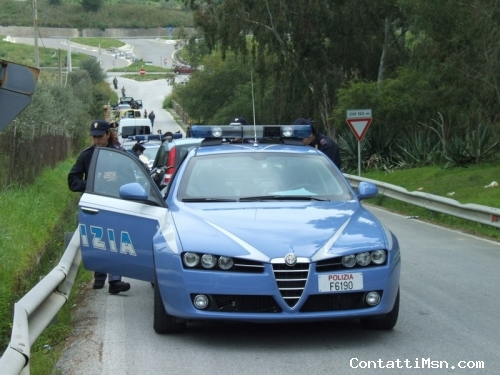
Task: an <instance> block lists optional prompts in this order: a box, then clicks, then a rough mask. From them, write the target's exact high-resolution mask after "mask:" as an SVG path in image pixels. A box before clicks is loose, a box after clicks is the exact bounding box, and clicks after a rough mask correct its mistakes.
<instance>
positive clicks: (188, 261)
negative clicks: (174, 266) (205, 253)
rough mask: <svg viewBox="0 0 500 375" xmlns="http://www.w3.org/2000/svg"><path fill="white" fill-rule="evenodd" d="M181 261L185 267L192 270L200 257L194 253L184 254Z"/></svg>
mask: <svg viewBox="0 0 500 375" xmlns="http://www.w3.org/2000/svg"><path fill="white" fill-rule="evenodd" d="M183 259H184V264H185V265H186V267H190V268H193V267H196V266H197V265H198V262H199V261H200V256H199V255H198V254H196V253H185V254H184V257H183Z"/></svg>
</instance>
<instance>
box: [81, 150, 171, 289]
mask: <svg viewBox="0 0 500 375" xmlns="http://www.w3.org/2000/svg"><path fill="white" fill-rule="evenodd" d="M78 218H79V229H80V248H81V251H82V259H83V264H84V266H85V268H86V269H88V270H92V271H99V272H105V273H112V274H116V275H121V276H125V277H130V278H133V279H138V280H144V281H149V282H153V281H154V261H153V243H154V241H155V237H158V236H161V229H162V228H163V226H164V225H165V221H166V218H167V209H166V204H165V202H164V200H163V198H162V196H161V193H160V191H159V189H158V188H157V186H156V184H155V183H154V182H153V181H152V180H151V178H150V176H149V172H148V170H147V168H145V167H144V165H142V163H141V161H140V160H139V159H138V158H136V157H135V156H132V155H130V154H128V153H126V152H124V151H120V150H117V149H112V148H107V147H104V148H103V147H96V149H95V151H94V155H93V157H92V162H91V165H90V170H89V176H88V178H87V190H86V191H85V193H84V194H83V195H82V197H81V199H80V202H79V212H78Z"/></svg>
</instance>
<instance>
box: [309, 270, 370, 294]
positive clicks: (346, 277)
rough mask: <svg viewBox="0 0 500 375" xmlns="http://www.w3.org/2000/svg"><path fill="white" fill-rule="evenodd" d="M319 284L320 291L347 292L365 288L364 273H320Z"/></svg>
mask: <svg viewBox="0 0 500 375" xmlns="http://www.w3.org/2000/svg"><path fill="white" fill-rule="evenodd" d="M318 285H319V291H320V292H345V291H349V290H362V289H363V274H362V273H361V272H359V273H334V274H330V275H319V276H318Z"/></svg>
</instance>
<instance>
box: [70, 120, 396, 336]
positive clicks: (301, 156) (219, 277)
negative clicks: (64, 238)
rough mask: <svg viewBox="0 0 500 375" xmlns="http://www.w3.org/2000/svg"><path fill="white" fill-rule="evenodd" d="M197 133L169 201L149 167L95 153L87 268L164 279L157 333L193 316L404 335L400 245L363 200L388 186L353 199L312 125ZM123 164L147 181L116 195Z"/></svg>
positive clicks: (85, 226) (364, 190) (85, 219)
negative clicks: (355, 326) (114, 178)
mask: <svg viewBox="0 0 500 375" xmlns="http://www.w3.org/2000/svg"><path fill="white" fill-rule="evenodd" d="M192 135H193V137H196V138H203V141H202V142H201V144H200V145H199V146H197V147H195V148H193V149H191V150H189V152H188V153H187V155H186V156H185V158H184V160H183V161H182V163H181V164H180V165H179V167H178V168H177V170H176V172H175V174H174V175H173V176H172V179H171V181H170V183H169V185H168V188H167V190H166V193H165V196H162V194H161V193H160V191H159V189H158V187H157V186H156V184H155V183H154V182H153V181H152V180H151V178H150V176H149V175H148V174H147V172H144V169H143V168H140V166H139V164H138V163H139V161H138V160H137V158H134V157H132V156H130V155H128V154H127V153H123V152H120V151H117V150H114V149H110V148H96V151H95V152H94V156H93V160H92V163H91V167H90V172H89V176H88V182H87V190H86V191H85V193H84V194H83V196H82V198H81V200H80V202H79V231H80V236H81V251H82V257H83V262H84V265H85V268H86V269H88V270H93V271H100V272H108V273H114V274H120V275H123V276H125V277H129V278H134V279H139V280H144V281H146V282H150V283H152V284H153V286H154V293H153V301H152V302H153V304H154V319H153V327H154V329H155V331H156V332H158V333H173V332H181V331H183V330H185V329H186V326H187V324H188V323H189V322H190V321H193V320H205V321H207V320H208V321H210V320H224V321H238V322H265V323H273V322H305V321H327V320H333V319H350V318H356V319H359V320H360V322H361V325H362V326H364V327H366V328H374V329H391V328H393V327H394V325H395V324H396V322H397V319H398V311H399V278H400V268H401V258H400V250H399V245H398V241H397V239H396V237H395V236H394V234H393V233H392V232H391V231H389V230H388V229H387V228H386V227H384V225H383V224H382V223H381V222H380V221H379V220H378V219H377V218H376V217H375V216H374V215H373V214H372V213H370V212H369V211H367V210H366V209H365V208H364V207H363V206H362V205H361V203H360V201H361V200H362V199H365V198H370V197H374V196H375V195H376V194H377V193H378V191H377V187H376V186H375V185H373V184H371V183H367V182H361V183H360V184H359V186H358V188H357V191H354V190H353V189H352V188H351V187H350V185H349V184H348V182H347V181H346V179H345V178H344V177H343V175H342V173H341V172H340V171H339V170H338V169H337V167H336V166H335V165H334V164H333V163H332V162H331V161H330V159H328V158H327V157H326V156H325V155H324V154H323V153H321V152H320V151H318V150H316V149H315V148H313V147H308V146H304V145H303V144H302V141H301V139H303V138H306V137H309V136H310V135H311V128H310V126H308V125H301V126H288V125H282V126H278V125H272V126H265V125H262V126H251V125H250V126H248V125H246V126H245V125H239V124H238V125H221V126H208V125H205V126H193V127H192ZM113 165H115V166H117V165H119V166H122V167H126V168H129V169H130V168H132V169H134V173H133V174H130V173H126V172H124V175H125V176H135V177H136V178H135V180H134V178H133V177H127V178H129V181H123V179H121V180H120V186H119V187H118V188H117V189H114V190H113V189H111V190H109V189H103V188H102V187H101V186H103V185H105V184H103V183H102V182H101V181H100V179H101V176H103V175H105V174H106V173H107V171H108V170H109V169H110V168H111V167H112V166H113ZM117 173H118V174H120V172H119V171H118V172H117ZM141 173H142V174H143V175H141V176H139V177H140V178H137V177H138V175H140V174H141ZM110 192H111V193H110Z"/></svg>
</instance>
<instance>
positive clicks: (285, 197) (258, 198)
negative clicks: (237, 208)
mask: <svg viewBox="0 0 500 375" xmlns="http://www.w3.org/2000/svg"><path fill="white" fill-rule="evenodd" d="M267 200H275V201H285V200H286V201H320V202H325V201H330V199H325V198H319V197H315V196H312V195H261V196H255V197H243V198H240V199H239V201H240V202H252V201H267Z"/></svg>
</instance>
